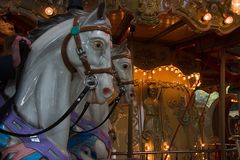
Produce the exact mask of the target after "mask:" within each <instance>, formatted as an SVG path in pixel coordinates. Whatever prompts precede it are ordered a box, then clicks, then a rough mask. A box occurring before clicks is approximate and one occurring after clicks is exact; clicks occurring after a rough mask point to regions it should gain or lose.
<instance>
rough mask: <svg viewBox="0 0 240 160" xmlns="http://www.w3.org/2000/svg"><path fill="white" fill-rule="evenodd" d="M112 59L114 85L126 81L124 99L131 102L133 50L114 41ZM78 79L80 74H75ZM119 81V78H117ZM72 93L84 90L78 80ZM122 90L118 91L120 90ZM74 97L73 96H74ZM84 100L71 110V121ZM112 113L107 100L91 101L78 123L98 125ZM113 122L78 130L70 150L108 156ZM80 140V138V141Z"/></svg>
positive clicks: (87, 156) (86, 156) (82, 154)
mask: <svg viewBox="0 0 240 160" xmlns="http://www.w3.org/2000/svg"><path fill="white" fill-rule="evenodd" d="M112 53H113V55H112V62H113V67H114V70H115V72H116V75H117V76H116V77H117V78H116V81H114V82H116V83H114V84H115V85H114V87H115V89H116V90H118V87H120V86H118V85H123V86H124V87H125V89H126V94H125V99H126V101H127V102H128V103H130V102H131V100H132V99H131V98H132V97H133V94H134V86H133V83H132V82H133V66H132V61H131V53H130V51H129V49H128V48H127V43H123V44H121V45H114V47H113V51H112ZM75 79H79V78H77V77H76V78H74V79H73V81H75ZM117 81H118V82H117ZM72 85H73V87H72V90H71V91H72V95H73V97H74V98H75V96H76V95H77V93H78V92H79V91H81V90H82V87H81V86H79V84H78V83H76V82H73V83H72ZM118 92H119V91H118ZM73 97H72V98H73ZM83 104H84V102H83V101H82V102H81V104H80V105H78V108H76V109H75V113H73V114H72V117H71V118H72V121H73V122H75V121H76V120H77V117H78V116H79V114H80V113H81V112H82V110H83ZM108 114H109V105H108V103H107V102H105V103H104V104H90V107H89V108H88V110H87V111H86V113H85V114H84V116H83V118H82V119H81V121H80V122H79V123H78V125H77V128H74V129H75V130H77V131H82V130H85V131H86V130H90V129H92V128H94V127H96V126H98V125H99V124H100V123H101V122H103V121H104V119H105V118H106V117H107V115H108ZM110 128H111V123H110V121H109V120H107V121H106V122H105V123H104V124H102V125H101V126H99V128H96V129H95V130H93V131H91V132H89V133H77V134H73V135H72V136H71V137H70V139H69V150H70V151H71V152H72V153H73V154H75V155H77V156H78V157H81V158H83V159H84V160H85V159H92V158H97V159H108V158H109V156H110V153H111V149H112V147H111V143H112V142H111V138H110V136H109V135H108V132H109V129H110ZM77 141H81V142H80V143H78V142H77Z"/></svg>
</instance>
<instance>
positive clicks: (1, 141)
mask: <svg viewBox="0 0 240 160" xmlns="http://www.w3.org/2000/svg"><path fill="white" fill-rule="evenodd" d="M0 128H1V129H5V127H4V125H3V124H0ZM10 139H11V137H10V136H9V135H6V134H2V133H0V149H1V148H4V147H6V146H7V144H8V142H9V141H10Z"/></svg>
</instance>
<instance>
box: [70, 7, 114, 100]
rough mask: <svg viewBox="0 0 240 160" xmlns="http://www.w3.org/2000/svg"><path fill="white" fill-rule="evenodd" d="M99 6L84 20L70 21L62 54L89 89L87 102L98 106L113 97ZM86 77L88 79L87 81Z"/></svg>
mask: <svg viewBox="0 0 240 160" xmlns="http://www.w3.org/2000/svg"><path fill="white" fill-rule="evenodd" d="M104 10H105V4H104V3H101V4H100V5H99V7H98V8H97V9H96V10H94V11H93V12H92V13H91V14H90V15H89V16H88V17H87V18H85V19H84V18H83V19H81V17H77V18H75V19H74V22H73V28H72V30H71V34H73V36H72V38H71V39H69V42H68V45H67V48H66V52H67V54H68V55H67V56H68V57H69V61H70V63H71V64H72V65H73V67H74V68H75V69H76V70H77V72H78V73H79V74H80V76H81V77H87V79H85V85H90V86H91V87H92V88H91V89H92V90H91V94H90V96H91V97H90V102H91V103H98V104H102V103H104V102H106V100H107V99H108V98H110V97H111V96H112V94H113V91H114V89H113V83H112V79H113V77H112V69H111V48H112V41H111V30H110V27H111V25H110V22H109V20H108V19H107V18H106V17H105V16H104ZM89 78H90V79H89Z"/></svg>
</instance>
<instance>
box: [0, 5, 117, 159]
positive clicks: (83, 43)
mask: <svg viewBox="0 0 240 160" xmlns="http://www.w3.org/2000/svg"><path fill="white" fill-rule="evenodd" d="M104 8H105V4H101V5H100V6H99V7H98V8H96V10H95V11H93V12H92V13H85V12H79V11H72V13H69V14H68V15H65V16H64V15H63V16H62V17H61V16H58V17H54V18H53V19H52V21H51V20H49V21H48V22H46V23H45V24H44V23H42V24H41V25H40V27H39V29H38V31H41V27H43V28H44V29H43V30H44V31H45V32H44V33H43V34H40V32H39V35H37V34H35V33H36V32H35V33H34V32H33V33H34V34H35V36H39V37H38V38H37V39H36V40H35V41H34V42H33V44H32V50H31V52H30V54H29V57H28V59H27V61H26V64H25V68H24V72H23V75H22V79H21V82H20V86H19V88H18V90H17V94H16V98H15V104H16V105H15V108H16V112H17V113H16V112H14V111H11V113H9V116H6V117H5V118H4V120H3V121H2V120H1V123H3V124H4V126H0V127H2V128H5V129H7V130H10V131H11V132H15V133H20V134H31V133H36V132H38V131H39V130H41V129H44V128H47V127H48V126H50V125H51V124H53V123H54V122H56V121H57V120H58V119H59V117H61V116H62V115H63V114H64V112H66V110H67V109H68V108H69V106H70V105H71V104H70V86H71V78H72V75H71V73H70V72H69V69H70V68H71V67H72V68H73V67H74V69H76V71H77V73H78V74H79V75H80V76H81V77H85V76H86V75H85V74H89V73H90V74H94V75H95V78H96V80H97V82H98V84H97V86H96V87H95V88H94V90H93V91H91V94H89V96H91V95H94V96H95V99H94V100H93V101H94V102H95V103H96V102H97V103H104V102H105V101H106V99H108V98H109V97H111V96H112V93H113V89H114V88H113V82H112V75H109V74H107V73H108V72H110V71H109V70H110V68H111V47H112V42H111V35H110V23H109V21H108V19H107V18H106V17H105V16H104V15H103V13H104ZM74 16H77V18H74V19H73V17H74ZM79 28H80V30H79ZM46 30H47V31H46ZM70 31H71V32H70ZM72 37H74V38H72ZM62 44H63V46H62ZM61 46H62V49H61ZM82 51H85V52H86V53H85V54H84V53H83V52H82ZM64 53H65V55H64ZM79 83H81V85H83V82H82V81H79ZM85 98H88V97H85ZM88 99H89V100H90V102H91V100H92V99H91V97H89V98H88ZM0 106H1V105H0ZM13 114H14V115H13ZM17 114H18V115H19V116H17ZM10 115H11V116H10ZM12 115H13V116H12ZM20 117H21V118H20ZM1 118H2V117H1ZM25 123H27V124H25ZM30 125H31V126H30ZM69 127H70V119H69V117H67V118H66V119H65V120H64V121H62V122H61V123H60V124H59V125H57V126H56V127H55V128H53V129H51V130H50V131H48V132H46V133H45V134H44V135H38V136H31V137H24V138H15V137H12V139H9V137H7V139H8V140H7V141H6V146H5V148H3V149H1V154H2V157H1V159H13V160H17V159H24V160H25V158H24V157H25V156H30V157H27V158H26V159H41V158H42V157H46V158H47V159H49V160H56V159H61V160H67V159H70V157H69V155H68V153H67V141H68V137H69ZM1 136H2V135H0V138H1ZM46 137H47V138H46ZM5 139H6V137H5ZM23 142H24V145H23ZM48 142H49V143H48ZM6 147H7V148H6Z"/></svg>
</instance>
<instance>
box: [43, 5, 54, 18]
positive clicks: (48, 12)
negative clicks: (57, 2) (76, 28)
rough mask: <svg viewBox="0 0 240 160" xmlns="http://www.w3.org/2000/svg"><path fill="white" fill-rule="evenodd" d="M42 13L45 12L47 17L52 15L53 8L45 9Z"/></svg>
mask: <svg viewBox="0 0 240 160" xmlns="http://www.w3.org/2000/svg"><path fill="white" fill-rule="evenodd" d="M44 11H45V14H46V15H48V16H51V15H53V8H52V7H46V8H45V10H44Z"/></svg>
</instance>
